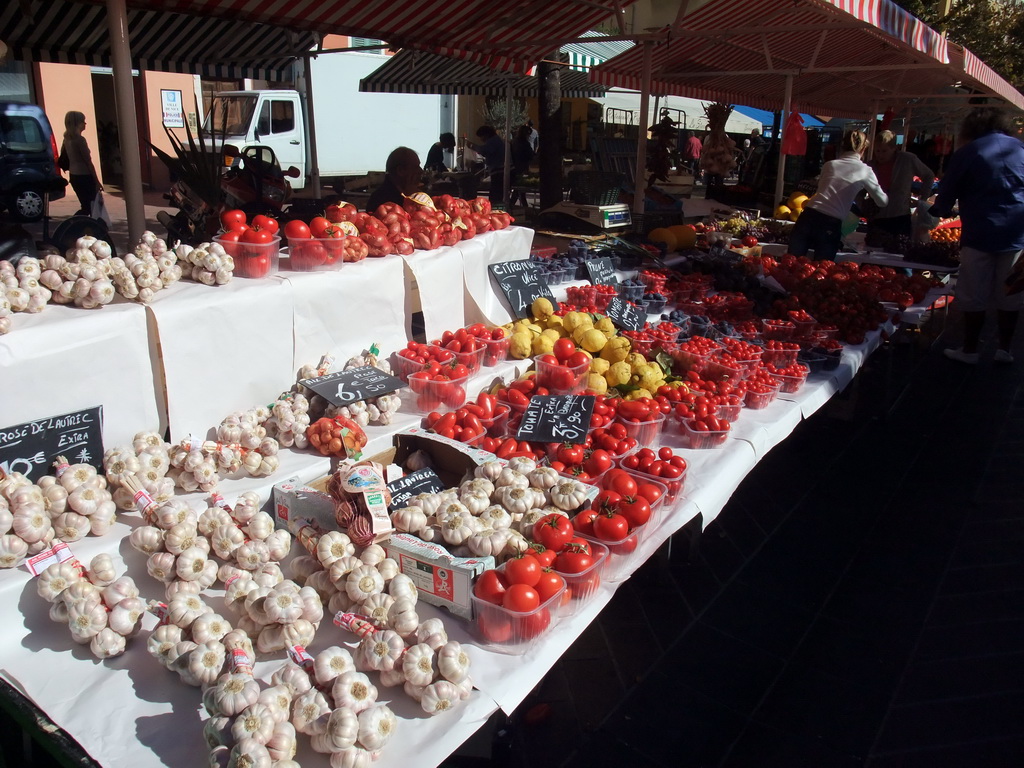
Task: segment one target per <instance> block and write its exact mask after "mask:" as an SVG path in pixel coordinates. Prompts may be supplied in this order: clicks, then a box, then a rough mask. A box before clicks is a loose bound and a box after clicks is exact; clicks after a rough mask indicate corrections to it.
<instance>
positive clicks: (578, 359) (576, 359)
mask: <svg viewBox="0 0 1024 768" xmlns="http://www.w3.org/2000/svg"><path fill="white" fill-rule="evenodd" d="M559 341H561V339H559ZM590 360H591V358H590V357H588V356H587V353H586V352H582V351H576V352H573V353H572V354H571V355H569V359H568V360H566V361H565V364H566V365H568V366H569V367H570V368H579V367H580V366H581V365H590Z"/></svg>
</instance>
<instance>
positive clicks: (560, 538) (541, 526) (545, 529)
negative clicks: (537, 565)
mask: <svg viewBox="0 0 1024 768" xmlns="http://www.w3.org/2000/svg"><path fill="white" fill-rule="evenodd" d="M572 536H573V527H572V523H571V522H569V518H568V517H566V516H565V515H559V514H556V513H554V512H552V513H551V514H550V515H544V517H542V518H541V519H540V520H538V521H537V522H536V523H534V525H533V538H534V540H535V541H537V542H539V543H540V544H543V545H544V546H545V547H546V548H548V549H552V550H554V551H555V552H559V551H561V549H562V547H564V546H565V545H566V544H568V543H569V542H570V541H571V540H572ZM506 567H507V566H506Z"/></svg>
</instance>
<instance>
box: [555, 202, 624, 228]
mask: <svg viewBox="0 0 1024 768" xmlns="http://www.w3.org/2000/svg"><path fill="white" fill-rule="evenodd" d="M538 223H539V224H542V225H544V226H551V227H553V228H555V229H561V230H563V231H566V230H570V229H575V230H581V231H582V232H581V233H582V234H597V233H599V232H611V231H620V230H624V229H626V228H627V227H629V226H630V225H631V224H632V223H633V219H632V217H631V216H630V215H629V206H628V205H625V204H624V203H615V204H613V205H580V204H578V203H574V202H572V201H571V200H563V201H562V202H560V203H557V204H555V205H553V206H551V207H550V208H547V209H545V210H543V211H541V212H540V214H539V221H538Z"/></svg>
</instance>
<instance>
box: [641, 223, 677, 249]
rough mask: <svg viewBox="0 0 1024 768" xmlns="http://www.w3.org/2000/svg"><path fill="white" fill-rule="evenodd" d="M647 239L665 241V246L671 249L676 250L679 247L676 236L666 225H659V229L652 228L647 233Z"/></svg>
mask: <svg viewBox="0 0 1024 768" xmlns="http://www.w3.org/2000/svg"><path fill="white" fill-rule="evenodd" d="M647 239H648V240H650V241H651V242H652V243H664V244H665V247H666V248H667V249H668V250H670V251H675V250H677V249H678V245H677V243H676V236H675V235H674V234H672V230H670V229H668V228H666V227H658V228H657V229H652V230H651V231H650V232H648V233H647Z"/></svg>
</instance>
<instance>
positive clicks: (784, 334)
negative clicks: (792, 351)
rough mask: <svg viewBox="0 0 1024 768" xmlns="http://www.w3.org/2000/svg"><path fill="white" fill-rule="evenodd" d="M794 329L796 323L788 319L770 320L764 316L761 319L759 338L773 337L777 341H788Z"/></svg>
mask: <svg viewBox="0 0 1024 768" xmlns="http://www.w3.org/2000/svg"><path fill="white" fill-rule="evenodd" d="M794 331H796V324H795V323H792V322H790V321H789V320H772V319H770V318H766V319H764V320H762V321H761V338H764V339H775V340H777V341H789V340H790V339H791V338H793V332H794Z"/></svg>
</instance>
